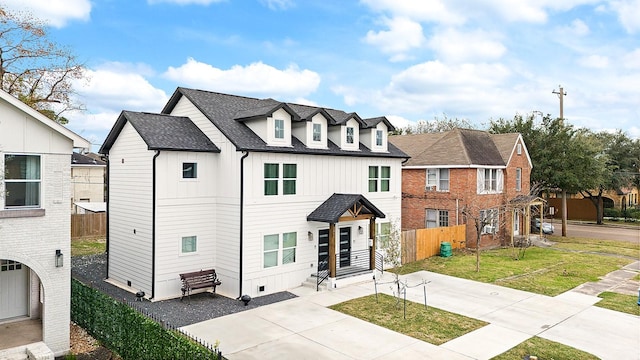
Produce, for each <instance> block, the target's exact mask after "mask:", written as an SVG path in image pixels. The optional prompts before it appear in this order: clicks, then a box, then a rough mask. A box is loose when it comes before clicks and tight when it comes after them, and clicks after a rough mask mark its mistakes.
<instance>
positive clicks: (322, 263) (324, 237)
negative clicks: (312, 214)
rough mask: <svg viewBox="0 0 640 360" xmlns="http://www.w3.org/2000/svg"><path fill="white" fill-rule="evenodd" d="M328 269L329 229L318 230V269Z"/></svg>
mask: <svg viewBox="0 0 640 360" xmlns="http://www.w3.org/2000/svg"><path fill="white" fill-rule="evenodd" d="M328 269H329V229H322V230H319V231H318V271H322V270H328Z"/></svg>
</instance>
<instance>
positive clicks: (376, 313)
mask: <svg viewBox="0 0 640 360" xmlns="http://www.w3.org/2000/svg"><path fill="white" fill-rule="evenodd" d="M331 309H334V310H337V311H340V312H342V313H345V314H348V315H351V316H353V317H356V318H359V319H362V320H364V321H368V322H370V323H372V324H376V325H379V326H382V327H385V328H387V329H391V330H393V331H396V332H399V333H401V334H405V335H407V336H411V337H413V338H416V339H419V340H422V341H426V342H428V343H431V344H434V345H440V344H443V343H445V342H447V341H449V340H452V339H455V338H457V337H459V336H462V335H464V334H466V333H468V332H471V331H473V330H476V329H479V328H481V327H483V326H485V325H486V324H487V323H486V322H484V321H480V320H477V319H472V318H468V317H466V316H462V315H458V314H454V313H450V312H448V311H444V310H440V309H437V308H434V307H432V306H429V307H427V308H426V309H425V307H424V304H418V303H414V302H411V301H407V302H406V319H405V318H404V315H403V314H404V308H403V301H400V303H399V304H397V298H395V297H393V296H389V295H386V294H378V301H377V302H376V296H375V295H369V296H365V297H361V298H357V299H353V300H349V301H346V302H343V303H340V304H336V305H333V306H331Z"/></svg>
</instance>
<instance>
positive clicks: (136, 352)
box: [71, 279, 222, 360]
mask: <svg viewBox="0 0 640 360" xmlns="http://www.w3.org/2000/svg"><path fill="white" fill-rule="evenodd" d="M71 319H72V320H73V321H74V322H75V323H76V324H78V325H80V326H81V327H83V328H84V329H85V330H86V331H87V332H88V333H89V334H91V336H93V337H94V338H96V339H97V340H98V341H100V342H101V343H103V344H104V345H105V346H106V347H107V348H109V349H110V350H112V351H114V352H116V353H117V354H118V355H120V356H121V357H122V358H123V359H125V360H127V359H149V360H162V359H213V360H219V359H222V355H221V354H220V353H219V352H218V351H217V349H209V348H207V347H205V346H203V345H201V344H199V343H197V342H195V341H193V340H192V339H190V338H188V337H187V336H185V335H184V334H182V333H181V332H179V331H177V330H169V329H165V328H163V327H162V325H160V324H159V323H157V322H156V321H153V320H152V319H150V318H148V317H146V316H144V315H143V314H141V313H139V312H138V311H136V310H134V309H133V308H131V307H130V306H128V305H127V304H124V303H121V302H119V301H116V300H114V299H113V298H111V297H109V296H107V295H105V294H103V293H102V292H100V291H98V290H95V289H93V288H91V287H88V286H86V285H84V284H82V283H81V282H79V281H77V280H75V279H72V281H71Z"/></svg>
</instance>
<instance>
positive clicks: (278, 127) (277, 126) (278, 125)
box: [273, 119, 284, 139]
mask: <svg viewBox="0 0 640 360" xmlns="http://www.w3.org/2000/svg"><path fill="white" fill-rule="evenodd" d="M273 124H274V130H275V131H274V134H273V136H274V137H275V138H276V139H284V120H282V119H275V120H274V121H273Z"/></svg>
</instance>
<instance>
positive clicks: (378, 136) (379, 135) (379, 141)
mask: <svg viewBox="0 0 640 360" xmlns="http://www.w3.org/2000/svg"><path fill="white" fill-rule="evenodd" d="M376 146H382V130H376Z"/></svg>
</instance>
